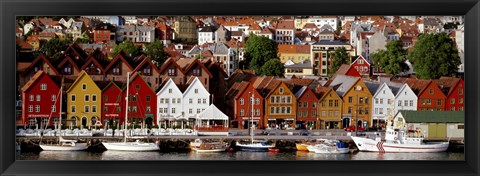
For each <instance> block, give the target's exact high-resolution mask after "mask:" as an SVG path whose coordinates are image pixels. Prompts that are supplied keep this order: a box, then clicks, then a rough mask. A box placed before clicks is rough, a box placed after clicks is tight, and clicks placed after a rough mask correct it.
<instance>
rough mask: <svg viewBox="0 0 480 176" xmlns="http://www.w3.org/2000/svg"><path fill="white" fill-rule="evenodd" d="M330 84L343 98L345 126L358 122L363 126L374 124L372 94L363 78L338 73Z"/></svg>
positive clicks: (343, 120)
mask: <svg viewBox="0 0 480 176" xmlns="http://www.w3.org/2000/svg"><path fill="white" fill-rule="evenodd" d="M328 86H329V87H331V88H333V89H334V90H335V92H336V93H337V94H338V95H339V97H341V98H342V100H343V105H342V127H343V128H345V127H348V126H351V125H356V124H357V122H358V124H359V125H360V124H361V125H362V127H367V126H368V127H371V126H372V113H371V109H372V94H371V93H370V91H369V90H368V88H367V86H366V85H365V83H364V82H363V81H362V79H361V78H358V77H352V76H344V75H338V76H337V77H335V79H334V80H333V81H332V82H331V83H330V84H329V85H328ZM357 120H358V121H357Z"/></svg>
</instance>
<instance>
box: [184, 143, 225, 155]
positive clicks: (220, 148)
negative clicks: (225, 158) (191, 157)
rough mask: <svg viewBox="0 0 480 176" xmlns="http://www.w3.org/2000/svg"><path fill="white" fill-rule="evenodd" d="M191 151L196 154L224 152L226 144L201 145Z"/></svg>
mask: <svg viewBox="0 0 480 176" xmlns="http://www.w3.org/2000/svg"><path fill="white" fill-rule="evenodd" d="M192 150H193V151H195V152H197V153H210V152H225V151H226V150H227V144H226V143H223V142H209V143H202V144H200V145H199V146H198V147H192Z"/></svg>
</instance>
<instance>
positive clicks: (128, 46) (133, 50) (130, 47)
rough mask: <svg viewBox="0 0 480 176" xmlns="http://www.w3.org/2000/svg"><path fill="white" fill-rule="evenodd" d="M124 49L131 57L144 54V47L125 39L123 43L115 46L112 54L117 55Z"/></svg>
mask: <svg viewBox="0 0 480 176" xmlns="http://www.w3.org/2000/svg"><path fill="white" fill-rule="evenodd" d="M122 50H123V51H124V52H125V53H127V54H128V55H130V56H131V57H137V56H140V55H141V54H142V47H140V46H136V45H134V44H133V42H132V41H130V40H126V41H123V42H122V43H120V44H118V45H117V46H115V48H114V49H113V52H112V54H113V55H114V56H115V55H117V54H118V53H119V52H120V51H122Z"/></svg>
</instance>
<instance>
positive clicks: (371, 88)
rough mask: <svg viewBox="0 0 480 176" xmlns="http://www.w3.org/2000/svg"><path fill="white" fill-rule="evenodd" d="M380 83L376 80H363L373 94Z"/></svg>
mask: <svg viewBox="0 0 480 176" xmlns="http://www.w3.org/2000/svg"><path fill="white" fill-rule="evenodd" d="M380 85H382V84H381V83H376V82H366V81H365V86H367V89H368V90H369V91H370V93H371V94H372V95H375V93H376V92H377V90H378V88H379V87H380Z"/></svg>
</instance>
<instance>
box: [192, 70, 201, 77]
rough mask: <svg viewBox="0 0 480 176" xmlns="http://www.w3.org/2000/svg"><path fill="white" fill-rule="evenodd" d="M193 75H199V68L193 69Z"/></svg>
mask: <svg viewBox="0 0 480 176" xmlns="http://www.w3.org/2000/svg"><path fill="white" fill-rule="evenodd" d="M193 76H200V69H198V68H197V69H193Z"/></svg>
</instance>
